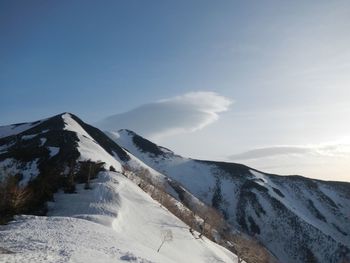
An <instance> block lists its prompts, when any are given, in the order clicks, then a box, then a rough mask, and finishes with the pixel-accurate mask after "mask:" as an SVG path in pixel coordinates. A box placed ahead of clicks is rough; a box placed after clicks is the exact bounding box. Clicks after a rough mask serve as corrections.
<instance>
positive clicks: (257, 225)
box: [109, 130, 350, 262]
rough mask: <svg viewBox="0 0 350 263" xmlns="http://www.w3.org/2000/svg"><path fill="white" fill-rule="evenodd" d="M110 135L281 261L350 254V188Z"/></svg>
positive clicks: (336, 259)
mask: <svg viewBox="0 0 350 263" xmlns="http://www.w3.org/2000/svg"><path fill="white" fill-rule="evenodd" d="M109 136H110V137H111V138H113V139H114V140H115V141H116V142H117V143H118V144H119V145H120V146H122V147H124V148H125V149H127V150H128V151H129V152H131V153H132V154H133V155H135V156H136V157H137V158H139V159H140V160H142V161H143V162H144V163H146V164H147V165H149V166H151V167H152V168H154V169H155V170H157V171H159V172H161V173H163V174H165V175H167V176H169V177H170V178H172V179H174V180H176V181H178V182H180V183H181V184H182V185H183V186H184V187H185V188H186V189H187V190H189V192H191V193H192V194H194V195H195V196H196V197H198V198H199V199H200V200H202V201H204V202H206V203H207V204H211V205H213V206H214V207H216V208H217V209H219V210H220V211H222V213H223V214H224V215H225V216H226V218H227V221H228V222H229V223H231V224H232V225H233V226H234V227H236V228H238V229H241V230H242V231H244V232H245V233H247V234H249V235H251V236H254V237H256V238H257V239H258V240H260V241H261V242H262V243H263V244H264V245H265V246H266V247H268V248H269V249H270V250H271V251H272V252H273V253H274V254H275V255H276V256H277V258H279V260H280V261H281V262H339V261H340V260H341V259H342V258H344V257H345V255H348V254H349V250H350V184H349V183H342V182H324V181H319V180H313V179H307V178H304V177H301V176H288V177H282V176H277V175H270V174H265V173H262V172H259V171H257V170H254V169H251V168H249V167H247V166H244V165H241V164H234V163H224V162H211V161H200V160H193V159H188V158H183V157H181V156H178V155H175V154H174V153H173V152H171V151H170V150H168V149H165V148H163V147H159V146H157V145H155V144H153V143H152V142H150V141H148V140H145V139H144V138H142V137H140V136H138V135H137V134H135V133H133V132H131V131H128V130H121V131H119V132H118V133H109Z"/></svg>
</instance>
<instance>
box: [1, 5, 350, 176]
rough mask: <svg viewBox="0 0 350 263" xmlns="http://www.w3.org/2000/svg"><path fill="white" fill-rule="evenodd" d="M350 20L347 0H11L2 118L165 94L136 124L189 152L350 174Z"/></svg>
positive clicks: (136, 103) (148, 101) (144, 101)
mask: <svg viewBox="0 0 350 263" xmlns="http://www.w3.org/2000/svg"><path fill="white" fill-rule="evenodd" d="M349 28H350V3H349V2H348V1H228V0H227V1H224V0H222V1H202V0H201V1H199V0H193V1H155V0H152V1H104V2H103V3H101V2H99V1H1V3H0V58H1V59H0V87H1V98H0V112H1V115H0V125H5V124H9V123H14V122H22V121H29V120H36V119H40V118H43V117H47V116H50V115H53V114H56V113H59V112H64V111H69V112H73V113H75V114H77V115H78V116H80V117H81V118H83V119H84V120H86V121H88V122H91V123H95V122H98V121H100V120H101V119H104V118H105V117H107V116H111V115H114V114H117V115H118V116H119V117H118V118H117V120H119V121H120V123H123V124H124V123H125V125H130V126H131V127H138V126H135V123H138V122H139V121H140V120H145V117H149V116H148V115H147V116H146V115H143V111H142V109H148V110H150V111H151V110H152V109H155V108H158V107H161V108H162V109H167V110H165V111H164V112H168V113H169V114H170V113H171V114H172V115H171V116H172V118H171V119H172V120H173V121H172V122H171V123H170V122H169V121H168V122H165V121H164V120H166V119H170V117H169V116H167V115H164V114H163V115H159V116H158V119H154V122H155V123H157V124H159V125H157V126H156V125H154V126H156V127H157V129H160V127H162V128H163V130H164V132H165V133H164V134H159V132H158V134H156V132H153V133H152V132H151V131H150V129H151V128H150V127H147V129H146V128H145V127H141V126H140V127H139V129H140V130H139V131H137V132H140V133H141V134H142V133H143V134H145V135H147V136H149V137H151V138H152V139H155V140H156V141H157V142H158V143H161V144H163V145H165V146H168V147H170V148H172V149H174V150H175V151H178V152H179V153H181V154H184V155H187V156H194V157H199V158H208V159H209V158H210V159H219V160H233V161H235V160H237V161H240V162H243V163H247V164H249V165H252V166H254V167H257V168H260V169H265V170H268V171H271V172H280V173H302V174H305V175H307V176H311V177H318V178H323V179H337V178H339V179H342V180H350V178H349V174H350V165H347V163H349V161H350V160H349V159H348V148H347V145H348V144H349V139H348V136H349V132H350V125H349V124H348V121H346V119H347V116H349V114H350V108H349V103H350V87H349V85H350V62H349V61H350V48H349V47H350V37H349V35H350V34H349ZM196 92H197V93H196ZM191 94H192V95H191ZM194 94H197V95H198V96H197V98H196V95H194ZM160 100H161V101H164V100H165V101H166V102H165V103H162V104H161V105H159V104H158V103H159V101H160ZM198 101H205V103H202V104H198ZM210 101H212V103H209V102H210ZM227 101H230V103H229V105H228V104H227ZM220 103H223V105H219V104H220ZM179 105H180V106H179ZM183 105H186V109H187V111H186V112H185V113H184V112H183V111H180V110H177V109H180V107H182V106H183ZM170 106H171V110H168V109H169V107H170ZM205 107H207V108H208V109H206V108H205ZM140 108H141V110H139V109H140ZM130 112H131V113H132V116H133V121H134V123H133V124H132V123H129V122H128V123H126V122H122V121H121V120H125V119H126V117H128V116H129V114H130ZM145 112H148V111H145ZM136 113H137V114H136ZM141 113H142V114H141ZM198 113H200V114H198ZM123 114H124V115H123ZM144 114H146V113H144ZM176 114H178V115H177V116H176V117H174V116H175V115H176ZM180 114H185V115H186V116H183V118H182V117H181V115H180ZM151 116H152V115H151ZM192 122H194V124H193V125H192V126H191V125H190V123H192ZM117 126H118V125H117ZM165 135H166V136H165ZM203 142H206V143H203ZM209 142H210V143H209ZM325 145H326V146H327V147H328V148H327V147H326V146H325ZM325 147H326V148H327V149H331V148H332V147H333V148H332V149H333V152H331V153H329V150H327V153H326V154H325V150H324V149H325ZM344 147H345V150H344ZM208 148H210V151H208ZM339 148H340V150H339ZM334 149H335V150H334ZM256 150H258V153H259V154H258V156H259V158H258V157H257V155H256ZM281 152H282V153H284V154H282V153H281ZM335 152H336V153H335ZM339 152H341V157H340V155H339ZM248 155H249V156H253V157H254V158H253V159H251V158H247V156H248ZM261 155H263V157H261ZM244 156H245V157H244ZM243 157H244V158H243ZM242 158H243V159H242ZM321 164H324V166H326V167H327V169H325V167H323V166H322V165H321ZM320 166H322V167H321V168H320ZM330 173H332V175H329V176H328V174H330ZM334 174H336V175H334ZM334 177H335V178H334ZM348 178H349V179H348Z"/></svg>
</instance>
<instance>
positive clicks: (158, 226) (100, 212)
mask: <svg viewBox="0 0 350 263" xmlns="http://www.w3.org/2000/svg"><path fill="white" fill-rule="evenodd" d="M0 230H1V231H0V247H3V248H5V249H7V250H10V251H13V252H15V253H13V254H3V255H1V256H0V261H4V262H94V263H95V262H104V263H108V262H128V261H129V262H143V263H146V262H160V263H167V262H169V263H170V262H172V263H175V262H176V263H179V262H186V263H187V262H191V263H195V262H198V263H202V262H226V263H229V262H237V258H236V256H235V255H234V254H232V253H231V252H229V251H228V250H226V249H225V248H222V247H220V246H219V245H217V244H215V243H213V242H211V241H210V240H208V239H206V238H203V239H195V238H194V237H193V236H192V235H191V233H190V232H189V229H188V226H186V225H185V224H184V223H183V222H182V221H180V220H179V219H178V218H177V217H175V216H174V215H172V214H171V213H170V212H169V211H168V210H166V209H165V208H163V207H161V206H160V205H159V203H157V202H156V201H154V200H153V199H152V198H151V197H149V196H148V195H147V194H146V193H144V192H143V191H142V190H141V189H140V188H139V187H137V186H136V185H135V184H134V183H133V182H131V181H130V180H129V179H127V178H125V177H124V176H123V175H121V174H119V173H114V172H103V173H100V175H99V178H98V179H96V180H95V181H94V182H93V183H92V190H85V189H84V188H83V185H78V187H77V194H64V193H58V194H56V195H55V202H54V203H50V204H49V217H34V216H22V217H20V218H18V219H17V220H16V221H13V222H11V223H10V224H9V225H7V226H1V228H0ZM164 230H170V231H172V234H173V241H170V242H166V243H165V244H164V245H163V247H162V248H161V250H160V252H159V253H157V249H158V247H159V245H160V244H161V233H162V231H164Z"/></svg>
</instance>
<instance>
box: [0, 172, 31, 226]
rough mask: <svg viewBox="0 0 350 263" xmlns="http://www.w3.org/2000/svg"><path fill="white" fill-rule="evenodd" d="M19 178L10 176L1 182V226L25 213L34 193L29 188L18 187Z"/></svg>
mask: <svg viewBox="0 0 350 263" xmlns="http://www.w3.org/2000/svg"><path fill="white" fill-rule="evenodd" d="M18 181H19V178H18V177H17V176H13V175H8V176H6V177H4V178H3V180H2V181H1V182H0V215H1V217H0V224H4V223H7V221H9V220H11V218H12V217H13V215H15V214H19V213H22V212H23V211H25V209H26V206H27V205H28V204H29V202H30V200H31V197H32V193H31V191H30V190H29V188H28V187H20V186H19V185H18Z"/></svg>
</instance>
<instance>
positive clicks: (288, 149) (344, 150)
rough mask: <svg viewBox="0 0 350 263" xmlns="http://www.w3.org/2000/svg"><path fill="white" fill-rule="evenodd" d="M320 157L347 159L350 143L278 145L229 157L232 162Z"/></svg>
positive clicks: (349, 153)
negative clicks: (279, 157) (274, 158)
mask: <svg viewBox="0 0 350 263" xmlns="http://www.w3.org/2000/svg"><path fill="white" fill-rule="evenodd" d="M283 155H289V156H314V157H317V156H320V157H347V156H350V144H349V143H339V142H337V143H326V144H319V145H282V146H280V145H277V146H271V147H263V148H257V149H252V150H249V151H246V152H242V153H238V154H233V155H231V156H229V159H230V160H251V159H261V158H269V157H270V158H271V157H276V156H283Z"/></svg>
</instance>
